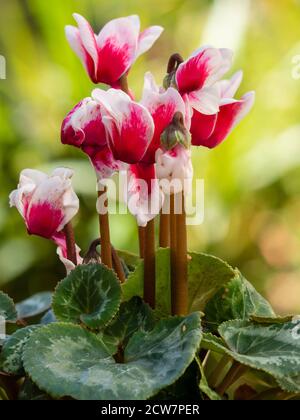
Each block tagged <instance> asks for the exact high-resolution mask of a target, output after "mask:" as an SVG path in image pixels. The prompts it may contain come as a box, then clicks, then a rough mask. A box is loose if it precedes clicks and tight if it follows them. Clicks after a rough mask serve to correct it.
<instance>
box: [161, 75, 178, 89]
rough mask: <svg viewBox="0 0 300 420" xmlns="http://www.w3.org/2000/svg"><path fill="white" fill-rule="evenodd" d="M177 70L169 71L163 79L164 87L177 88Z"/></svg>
mask: <svg viewBox="0 0 300 420" xmlns="http://www.w3.org/2000/svg"><path fill="white" fill-rule="evenodd" d="M175 75H176V72H175V71H172V72H171V73H168V74H167V75H166V76H165V78H164V81H163V87H164V88H165V89H166V90H167V89H169V88H170V87H173V88H175V89H177V84H176V79H175Z"/></svg>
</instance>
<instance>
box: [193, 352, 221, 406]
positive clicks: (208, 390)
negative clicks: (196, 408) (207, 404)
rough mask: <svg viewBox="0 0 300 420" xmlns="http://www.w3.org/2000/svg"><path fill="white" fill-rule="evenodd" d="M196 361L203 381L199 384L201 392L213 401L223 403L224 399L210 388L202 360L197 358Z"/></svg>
mask: <svg viewBox="0 0 300 420" xmlns="http://www.w3.org/2000/svg"><path fill="white" fill-rule="evenodd" d="M196 360H197V363H198V366H199V369H200V373H201V380H200V384H199V387H200V390H201V392H203V394H204V395H206V396H207V397H208V398H209V399H210V400H211V401H221V400H222V398H221V397H220V395H219V394H217V393H216V392H215V391H213V390H212V389H211V388H210V386H209V384H208V382H207V379H206V376H205V372H204V368H203V366H202V363H201V361H200V359H199V358H198V357H196Z"/></svg>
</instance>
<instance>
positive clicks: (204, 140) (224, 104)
mask: <svg viewBox="0 0 300 420" xmlns="http://www.w3.org/2000/svg"><path fill="white" fill-rule="evenodd" d="M242 78H243V73H242V72H241V71H240V72H238V73H236V74H235V75H234V76H233V77H232V78H231V80H223V81H220V82H218V83H217V84H216V85H217V87H218V89H219V92H220V110H219V112H218V113H217V114H215V115H204V114H201V113H200V112H197V111H195V112H194V114H193V118H192V126H191V133H192V144H193V145H194V146H204V147H208V148H210V149H212V148H214V147H216V146H218V145H219V144H220V143H222V142H223V141H224V140H225V139H226V138H227V136H228V135H229V134H230V132H231V131H232V130H233V129H234V128H235V127H236V126H237V125H238V124H239V122H240V121H241V120H242V119H243V118H244V117H245V116H246V115H247V114H248V113H249V112H250V110H251V108H252V107H253V105H254V101H255V93H254V92H248V93H247V94H245V95H244V96H243V97H242V99H240V100H237V99H234V98H233V97H234V95H235V93H236V92H237V90H238V88H239V86H240V84H241V82H242Z"/></svg>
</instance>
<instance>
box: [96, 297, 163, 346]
mask: <svg viewBox="0 0 300 420" xmlns="http://www.w3.org/2000/svg"><path fill="white" fill-rule="evenodd" d="M154 325H155V319H154V315H153V311H152V309H151V308H150V307H149V306H148V305H146V304H145V303H144V302H143V301H142V299H141V298H139V297H134V298H132V299H131V300H130V301H129V302H124V303H122V305H121V307H120V311H119V313H118V315H117V317H116V318H115V320H114V321H113V322H112V323H111V324H110V325H109V326H108V327H107V328H106V330H105V331H104V333H103V339H104V341H105V343H107V341H109V342H110V343H114V344H115V346H116V349H117V348H118V346H119V345H121V346H122V347H124V346H126V345H127V343H128V341H129V339H130V338H131V337H132V336H133V334H135V333H136V332H138V331H151V330H152V329H153V328H154Z"/></svg>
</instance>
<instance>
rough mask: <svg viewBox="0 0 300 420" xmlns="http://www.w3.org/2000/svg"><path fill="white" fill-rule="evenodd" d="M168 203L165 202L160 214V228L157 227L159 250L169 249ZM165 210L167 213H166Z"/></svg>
mask: <svg viewBox="0 0 300 420" xmlns="http://www.w3.org/2000/svg"><path fill="white" fill-rule="evenodd" d="M169 207H170V205H169V201H167V197H166V201H165V204H164V208H163V209H162V211H161V213H160V226H159V246H160V247H161V248H169V247H170V224H171V220H170V211H169V210H170V209H169ZM166 209H167V210H168V211H166Z"/></svg>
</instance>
